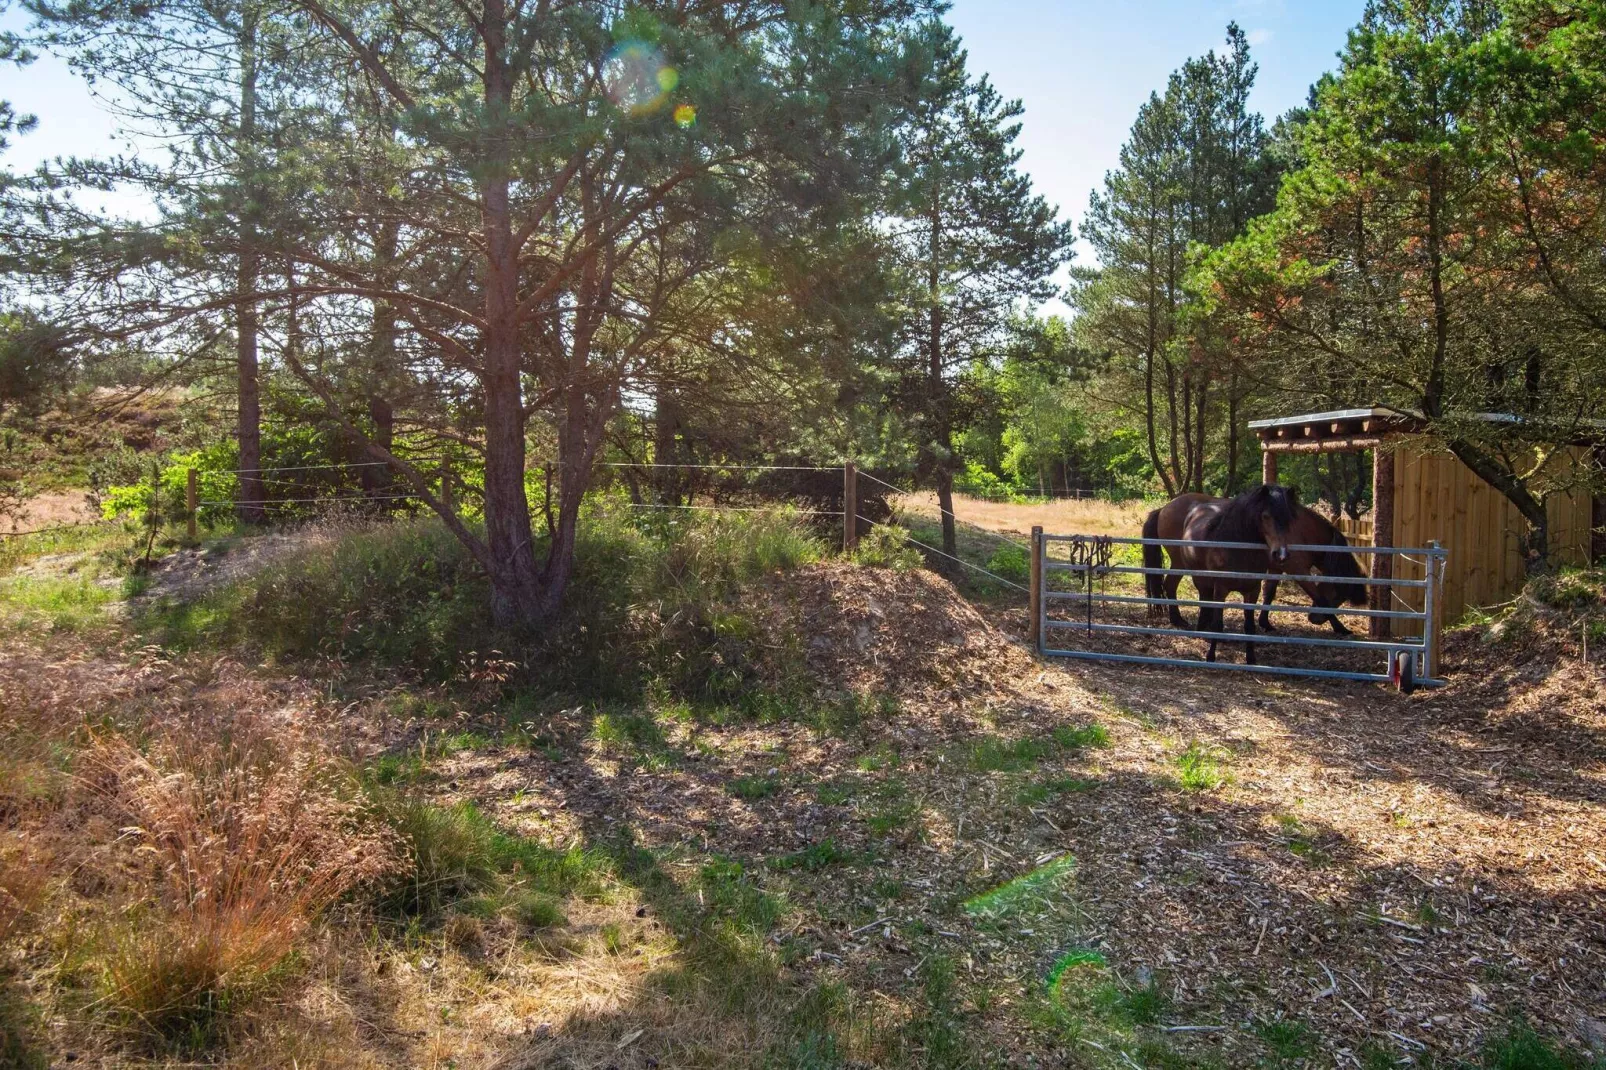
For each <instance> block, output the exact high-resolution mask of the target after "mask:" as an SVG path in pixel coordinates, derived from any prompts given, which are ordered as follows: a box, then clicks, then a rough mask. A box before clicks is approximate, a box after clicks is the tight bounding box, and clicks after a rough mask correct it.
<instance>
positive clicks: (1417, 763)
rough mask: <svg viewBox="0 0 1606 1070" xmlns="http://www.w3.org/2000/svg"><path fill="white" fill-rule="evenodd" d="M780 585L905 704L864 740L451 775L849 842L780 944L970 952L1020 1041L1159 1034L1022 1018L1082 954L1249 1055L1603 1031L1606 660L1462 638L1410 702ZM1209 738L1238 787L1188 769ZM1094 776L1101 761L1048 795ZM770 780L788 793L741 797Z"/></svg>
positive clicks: (866, 584)
mask: <svg viewBox="0 0 1606 1070" xmlns="http://www.w3.org/2000/svg"><path fill="white" fill-rule="evenodd" d="M768 604H769V605H770V606H771V607H772V610H773V612H774V613H775V614H776V617H777V620H779V619H781V618H782V617H785V618H788V619H791V620H793V621H794V622H796V623H797V624H798V625H799V627H800V629H801V631H802V634H803V635H804V638H805V642H806V649H807V656H808V660H809V663H810V667H811V669H812V670H813V671H814V672H816V673H817V674H818V675H819V676H820V677H821V678H822V679H823V680H824V681H825V682H826V688H827V690H829V689H830V688H831V687H832V686H835V687H838V688H840V689H842V690H844V691H846V690H850V689H852V690H861V691H873V692H878V693H883V694H890V695H893V696H896V699H897V703H896V706H895V707H891V706H889V707H888V708H887V709H886V710H885V711H883V712H882V713H880V714H876V715H873V716H872V717H871V718H870V720H869V722H868V723H867V724H865V725H864V726H863V728H862V730H861V731H860V732H859V733H848V734H845V735H841V736H835V735H829V734H821V733H820V732H818V731H814V730H811V729H809V728H806V727H803V726H801V725H797V724H788V723H781V724H776V725H770V726H754V725H741V726H730V727H724V728H720V727H715V726H707V725H704V726H688V727H687V728H686V730H685V732H684V734H683V735H681V736H680V737H679V738H674V737H673V736H672V737H671V739H670V743H671V744H672V745H673V747H674V749H675V750H676V752H677V753H679V754H680V755H682V756H683V757H681V758H677V759H675V760H673V761H668V762H661V763H657V764H656V765H654V764H652V763H645V764H644V763H641V762H639V761H636V760H634V759H633V758H630V757H629V756H625V757H624V758H621V756H620V755H619V754H618V753H617V752H616V751H610V750H609V749H608V748H606V747H604V746H601V745H598V744H592V745H591V752H590V754H589V756H588V757H587V758H585V759H572V758H564V759H559V760H555V761H554V760H549V759H546V758H543V757H541V756H540V755H533V754H529V753H520V754H507V755H504V756H501V757H500V758H498V757H497V756H493V755H484V754H472V755H462V756H460V757H459V758H458V759H455V762H456V764H455V765H453V766H452V767H451V770H450V773H449V775H450V776H451V777H452V780H453V784H454V785H455V786H456V788H457V790H458V791H459V792H461V793H462V794H464V795H472V796H474V797H477V798H480V799H482V800H485V801H487V802H488V803H489V804H491V805H492V806H493V807H494V808H495V809H496V811H497V812H498V813H499V814H500V815H502V816H503V817H504V818H505V819H506V820H509V821H513V822H518V823H521V825H522V827H525V828H526V829H527V830H529V831H532V832H539V833H541V834H543V835H547V836H551V837H555V838H558V839H560V840H561V839H562V838H563V837H565V836H576V837H578V836H581V835H582V833H583V829H584V828H585V826H587V824H588V823H594V822H601V823H605V824H607V825H610V826H619V827H626V826H627V827H629V828H631V829H633V830H634V831H635V834H636V835H638V836H639V837H640V839H641V841H642V842H643V843H645V844H647V845H651V846H660V847H667V846H672V845H679V846H680V847H681V848H683V849H685V850H686V851H688V852H689V855H688V857H689V858H693V859H700V858H704V857H708V856H712V855H716V854H717V855H720V856H725V857H734V858H738V859H741V860H743V861H745V862H747V863H748V864H749V865H751V866H759V867H762V866H763V865H766V864H768V865H774V864H775V861H776V860H777V859H783V858H785V857H786V856H789V855H798V854H799V853H800V852H805V851H806V850H807V849H808V848H809V847H810V846H811V845H818V844H820V843H822V842H825V841H827V840H829V841H830V842H831V844H832V845H833V847H834V848H836V849H839V850H840V853H841V855H842V856H843V860H842V861H840V862H834V863H833V864H830V865H827V866H825V867H824V868H822V869H820V871H819V872H818V873H812V872H807V871H803V870H799V869H797V868H795V867H790V868H784V869H782V870H781V874H782V875H781V876H778V877H777V878H776V880H777V881H778V882H780V883H781V884H783V885H784V886H785V888H786V891H787V895H788V899H789V902H790V903H791V905H792V906H793V908H794V910H793V913H792V914H791V915H790V917H789V922H788V925H787V926H786V931H785V932H778V933H777V934H776V939H777V941H780V940H782V939H787V940H793V941H796V940H802V941H804V942H805V948H806V950H808V954H807V955H806V957H805V958H804V959H803V960H802V961H801V962H800V963H799V964H797V965H796V966H795V967H794V968H795V969H797V970H799V971H802V972H804V973H807V974H809V975H818V976H820V977H831V976H841V977H843V978H845V979H847V980H848V981H849V982H851V983H852V984H853V985H855V986H856V987H859V988H864V989H873V990H878V991H895V990H897V989H898V988H900V987H903V986H906V985H907V984H908V983H910V982H909V978H911V977H913V976H915V975H916V972H917V968H918V967H919V966H920V965H921V963H922V962H923V961H925V960H926V959H927V958H929V957H930V956H932V955H934V954H941V955H944V956H947V957H949V958H951V959H953V960H954V961H956V962H958V963H959V964H960V966H961V976H962V978H963V979H964V980H965V982H966V983H967V984H968V985H971V986H973V989H974V991H976V992H978V993H985V998H978V999H977V1000H976V1007H975V1014H974V1021H975V1025H976V1027H977V1028H978V1029H980V1030H981V1031H982V1032H983V1033H990V1034H992V1036H993V1037H994V1042H995V1043H996V1044H998V1045H1000V1046H1001V1050H1005V1051H1010V1052H1013V1053H1014V1054H1015V1055H1016V1056H1017V1057H1018V1059H1019V1060H1021V1061H1023V1062H1031V1061H1040V1060H1042V1059H1051V1060H1052V1059H1063V1058H1068V1059H1071V1060H1072V1061H1073V1062H1076V1063H1082V1062H1088V1061H1091V1062H1095V1063H1098V1062H1115V1063H1121V1062H1122V1061H1124V1060H1126V1059H1129V1058H1130V1057H1129V1056H1126V1055H1122V1054H1121V1052H1120V1051H1118V1050H1115V1049H1113V1048H1112V1047H1111V1046H1110V1045H1109V1044H1108V1043H1103V1044H1101V1043H1100V1042H1099V1041H1098V1040H1097V1039H1095V1036H1096V1034H1093V1033H1089V1034H1086V1035H1085V1036H1084V1038H1083V1039H1082V1040H1076V1039H1073V1038H1069V1037H1066V1036H1064V1035H1060V1036H1055V1035H1053V1034H1052V1031H1044V1030H1042V1029H1039V1028H1037V1027H1033V1028H1024V1027H1023V1022H1025V1021H1027V1020H1028V1018H1029V1017H1030V1016H1029V1015H1028V1013H1027V1012H1028V1010H1029V1008H1030V1007H1031V1006H1032V1005H1034V1003H1035V1002H1038V1001H1041V999H1042V998H1043V993H1044V992H1045V990H1046V986H1045V979H1046V978H1047V977H1048V976H1049V975H1050V973H1051V971H1052V969H1053V967H1054V964H1055V963H1056V962H1057V961H1062V960H1063V959H1064V957H1065V956H1066V955H1067V953H1070V952H1075V951H1076V950H1077V949H1086V950H1091V951H1095V952H1097V953H1098V955H1100V956H1101V957H1102V960H1103V961H1104V962H1106V963H1107V964H1108V967H1109V969H1110V971H1111V973H1112V974H1113V975H1114V976H1115V977H1116V978H1117V982H1118V984H1120V985H1122V986H1125V987H1128V988H1132V987H1136V986H1144V985H1148V986H1151V987H1152V988H1154V989H1157V990H1158V991H1159V992H1160V993H1161V994H1162V996H1163V1004H1162V1005H1163V1007H1164V1010H1163V1013H1162V1014H1161V1015H1160V1016H1159V1017H1158V1018H1156V1019H1155V1020H1153V1021H1152V1022H1148V1023H1144V1024H1143V1025H1141V1026H1140V1027H1139V1028H1138V1030H1137V1032H1138V1033H1139V1034H1144V1035H1152V1036H1155V1037H1158V1038H1159V1039H1160V1040H1161V1041H1163V1043H1164V1044H1165V1045H1166V1047H1167V1049H1168V1050H1171V1051H1173V1052H1176V1053H1178V1054H1181V1055H1186V1054H1187V1053H1189V1052H1193V1053H1195V1054H1199V1055H1203V1054H1206V1053H1212V1054H1213V1055H1214V1056H1215V1057H1218V1058H1221V1059H1223V1060H1225V1061H1226V1062H1228V1063H1229V1064H1233V1065H1242V1064H1244V1063H1246V1062H1250V1063H1252V1062H1255V1061H1258V1060H1260V1059H1263V1058H1266V1057H1268V1050H1269V1049H1268V1047H1267V1044H1268V1041H1267V1039H1266V1038H1267V1037H1268V1036H1273V1037H1277V1038H1280V1040H1281V1042H1283V1043H1284V1048H1283V1049H1280V1050H1284V1051H1286V1050H1287V1045H1288V1043H1291V1041H1289V1038H1290V1037H1292V1038H1294V1040H1295V1041H1297V1044H1296V1045H1295V1047H1296V1048H1299V1050H1304V1048H1308V1053H1307V1054H1308V1056H1309V1057H1312V1058H1315V1059H1316V1060H1317V1061H1318V1062H1320V1063H1327V1064H1337V1065H1360V1064H1361V1062H1362V1060H1363V1059H1368V1058H1370V1059H1373V1060H1376V1059H1377V1058H1378V1057H1379V1053H1384V1054H1386V1055H1387V1056H1389V1057H1393V1058H1397V1059H1404V1058H1407V1057H1409V1058H1417V1059H1419V1058H1420V1057H1421V1056H1422V1054H1423V1053H1424V1052H1437V1053H1441V1054H1446V1053H1456V1054H1471V1053H1474V1052H1476V1051H1477V1050H1478V1048H1479V1046H1480V1045H1481V1044H1482V1043H1483V1042H1484V1041H1485V1040H1486V1039H1487V1038H1488V1037H1489V1036H1491V1035H1494V1034H1496V1033H1499V1032H1500V1031H1502V1030H1504V1029H1505V1028H1506V1027H1507V1026H1508V1024H1509V1022H1510V1021H1511V1020H1512V1019H1513V1018H1514V1017H1517V1016H1521V1017H1522V1018H1524V1019H1525V1020H1527V1021H1528V1022H1531V1023H1533V1024H1534V1025H1535V1026H1536V1027H1538V1028H1540V1029H1541V1030H1542V1031H1544V1032H1547V1033H1549V1034H1552V1035H1554V1036H1557V1037H1560V1038H1564V1039H1565V1040H1566V1041H1567V1042H1569V1043H1572V1044H1575V1045H1577V1046H1579V1047H1595V1046H1601V1045H1606V1025H1603V1024H1602V1018H1603V1017H1606V1011H1603V1010H1602V1008H1603V1007H1606V812H1603V808H1606V780H1603V774H1606V692H1603V690H1602V683H1603V680H1602V674H1601V671H1600V668H1599V666H1598V664H1597V665H1591V666H1585V665H1584V664H1583V663H1582V661H1581V659H1580V657H1579V656H1578V652H1577V651H1570V649H1569V648H1567V647H1565V645H1551V646H1544V645H1543V644H1541V645H1540V646H1539V647H1537V648H1534V649H1526V650H1525V651H1522V652H1513V651H1509V650H1504V649H1502V648H1501V647H1499V646H1492V645H1490V644H1488V643H1486V642H1484V641H1483V640H1482V639H1480V637H1479V636H1478V635H1474V634H1466V635H1460V636H1457V637H1455V638H1454V639H1453V640H1452V643H1451V648H1450V650H1449V651H1448V652H1447V655H1446V658H1445V665H1444V667H1445V671H1446V673H1447V674H1448V675H1449V677H1450V679H1451V680H1452V684H1451V686H1450V687H1449V688H1447V689H1445V690H1443V691H1439V692H1422V693H1418V694H1417V695H1416V696H1414V697H1410V698H1407V697H1405V696H1401V695H1398V694H1395V693H1393V692H1392V691H1389V690H1387V689H1385V688H1383V687H1379V686H1373V685H1367V684H1345V683H1337V684H1334V683H1323V682H1314V681H1305V680H1289V679H1269V678H1261V677H1252V676H1243V675H1238V674H1233V675H1230V676H1229V675H1226V674H1219V675H1211V674H1206V673H1204V672H1200V671H1197V670H1169V669H1142V668H1137V669H1135V668H1130V667H1124V666H1114V665H1103V664H1089V663H1041V662H1039V661H1038V660H1037V659H1036V658H1034V657H1033V656H1032V655H1031V654H1029V653H1028V652H1027V651H1026V650H1025V649H1024V648H1023V646H1022V645H1020V644H1019V643H1018V642H1017V641H1016V640H1014V639H1013V638H1011V636H1012V635H1018V634H1019V633H1020V630H1021V626H1022V625H1023V623H1024V621H1023V619H1022V616H1023V615H1021V614H1018V613H1015V614H1007V613H1005V614H1001V613H996V612H987V613H984V612H983V611H979V610H977V609H975V608H973V607H971V606H970V605H968V604H966V603H964V602H963V601H962V600H960V599H959V598H958V596H957V595H956V593H955V592H954V591H953V589H952V588H951V587H950V586H949V585H948V584H947V583H946V582H944V581H942V580H941V579H939V578H936V577H934V576H932V575H931V574H929V573H925V572H916V573H890V572H880V571H874V570H862V569H851V568H843V567H840V566H829V565H827V566H816V567H814V568H811V569H806V570H803V571H802V572H800V573H798V574H794V575H792V576H789V577H783V578H779V579H777V581H776V584H775V586H774V587H773V589H772V590H771V592H770V600H769V603H768ZM1224 656H1226V657H1230V658H1232V659H1233V660H1237V659H1238V657H1239V654H1238V653H1237V652H1236V651H1231V652H1228V653H1226V654H1224ZM1089 721H1097V722H1098V723H1101V724H1102V725H1104V726H1105V727H1106V728H1107V729H1108V731H1109V734H1110V745H1109V746H1108V747H1106V748H1102V749H1101V748H1083V749H1078V748H1068V749H1056V748H1054V747H1051V746H1046V745H1045V746H1044V747H1040V748H1039V750H1040V751H1041V753H1035V754H1032V755H1026V756H1025V760H1024V761H1022V762H1020V763H1012V762H1011V761H1010V760H1007V759H1006V760H1005V761H1004V762H1002V763H998V762H992V763H989V762H987V761H986V760H981V761H978V760H977V759H976V758H975V757H974V747H975V743H976V741H977V740H978V739H986V740H1003V741H1012V740H1036V741H1046V740H1049V739H1051V738H1052V736H1051V733H1052V730H1053V728H1054V727H1055V726H1078V725H1082V724H1085V723H1087V722H1089ZM580 727H582V726H581V725H579V724H577V725H576V728H577V729H578V728H580ZM1190 749H1191V751H1192V752H1193V753H1195V754H1202V755H1204V756H1205V758H1206V761H1207V764H1208V765H1210V766H1211V767H1212V770H1213V772H1214V775H1215V776H1219V778H1220V783H1219V784H1215V786H1210V785H1211V784H1212V783H1214V776H1207V777H1206V779H1205V783H1204V784H1203V785H1202V786H1201V784H1200V783H1198V782H1197V781H1193V782H1189V783H1188V784H1185V783H1184V781H1185V780H1186V778H1184V777H1183V776H1182V770H1181V766H1179V757H1180V756H1181V755H1182V754H1183V753H1184V752H1187V751H1189V750H1190ZM1000 765H1001V766H1002V767H1000ZM1065 777H1074V778H1077V779H1078V781H1079V782H1078V783H1077V784H1076V785H1075V786H1074V787H1073V788H1071V789H1068V790H1057V791H1053V792H1047V793H1044V792H1041V791H1040V792H1037V793H1036V794H1032V793H1030V791H1029V790H1025V789H1030V788H1031V785H1033V784H1036V783H1043V782H1049V781H1053V780H1054V779H1055V778H1060V779H1062V780H1063V778H1065ZM766 778H768V779H771V780H773V781H774V783H775V788H774V790H773V792H771V793H769V794H765V795H762V796H759V797H743V793H739V792H738V793H733V791H732V784H733V783H734V782H736V781H738V780H741V781H743V782H749V783H751V782H755V781H763V780H765V779H766ZM515 782H517V787H518V789H522V791H521V794H520V796H519V800H520V801H518V802H517V803H512V802H509V801H508V798H509V795H510V794H511V791H512V790H514V785H515ZM746 794H749V795H751V794H754V793H746ZM900 814H901V815H903V816H902V818H901V820H900ZM1064 855H1069V856H1070V857H1072V858H1073V859H1074V869H1073V870H1072V876H1071V877H1070V878H1069V879H1065V880H1059V879H1056V880H1054V881H1052V882H1050V883H1049V884H1048V885H1047V887H1046V888H1045V890H1044V891H1043V892H1042V893H1041V894H1037V895H1035V896H1034V897H1033V898H1032V900H1031V902H1029V903H1028V904H1027V905H1025V906H1023V907H1020V908H1018V909H1017V910H1015V911H1014V912H1013V913H1011V914H1009V915H1008V916H1006V917H1003V918H1000V919H992V920H988V921H986V922H985V923H981V922H979V921H978V919H977V917H976V916H975V915H974V912H968V913H967V911H966V910H965V909H964V907H963V904H964V903H965V901H966V900H967V899H969V898H970V897H973V896H975V895H977V894H978V893H979V892H983V891H985V890H986V889H988V888H992V887H996V886H999V885H1002V884H1005V883H1007V882H1008V881H1009V880H1010V879H1011V878H1015V877H1018V876H1020V875H1023V874H1027V873H1030V872H1032V871H1033V870H1034V869H1036V868H1037V867H1039V866H1042V865H1044V864H1053V863H1054V862H1055V860H1056V859H1058V858H1060V857H1062V856H1064ZM690 864H692V863H690V862H688V865H690ZM878 881H891V882H892V884H890V885H887V886H886V887H876V886H875V885H876V882H878ZM1031 1020H1033V1021H1038V1019H1031ZM1288 1023H1293V1024H1292V1025H1288ZM1301 1045H1302V1046H1303V1048H1300V1046H1301ZM1118 1056H1119V1058H1118Z"/></svg>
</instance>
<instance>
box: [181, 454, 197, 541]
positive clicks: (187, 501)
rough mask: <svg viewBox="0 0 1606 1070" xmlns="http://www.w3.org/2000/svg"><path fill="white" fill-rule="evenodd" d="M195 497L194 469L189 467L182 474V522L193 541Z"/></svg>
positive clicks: (194, 531)
mask: <svg viewBox="0 0 1606 1070" xmlns="http://www.w3.org/2000/svg"><path fill="white" fill-rule="evenodd" d="M195 499H196V493H195V469H193V468H191V469H190V470H189V471H188V472H186V473H185V474H184V522H185V529H186V530H187V531H188V532H189V536H190V541H191V542H194V541H195V540H196V537H197V536H196V530H195V527H196V525H195V505H196V502H195Z"/></svg>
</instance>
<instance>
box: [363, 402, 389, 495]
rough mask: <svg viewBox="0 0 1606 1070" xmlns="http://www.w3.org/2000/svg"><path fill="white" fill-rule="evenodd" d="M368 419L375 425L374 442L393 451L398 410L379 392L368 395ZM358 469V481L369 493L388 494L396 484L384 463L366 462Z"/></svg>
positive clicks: (386, 449) (386, 450)
mask: <svg viewBox="0 0 1606 1070" xmlns="http://www.w3.org/2000/svg"><path fill="white" fill-rule="evenodd" d="M368 421H369V423H371V424H372V425H373V442H374V444H375V445H377V446H379V447H381V448H382V449H384V450H385V452H387V453H389V452H391V451H392V450H393V449H394V448H395V444H396V412H395V409H394V408H392V407H391V404H390V401H389V399H387V398H384V397H381V396H380V395H379V394H369V395H368ZM364 452H365V453H366V451H364ZM357 471H358V472H359V473H360V474H359V476H358V482H359V483H361V484H362V489H363V491H364V492H365V493H367V494H370V495H374V496H380V495H386V494H389V493H390V491H391V490H392V489H393V487H394V485H395V481H394V480H393V479H392V478H391V472H390V469H389V468H388V467H386V466H384V465H376V464H365V465H364V466H363V467H362V468H359V469H358V470H357Z"/></svg>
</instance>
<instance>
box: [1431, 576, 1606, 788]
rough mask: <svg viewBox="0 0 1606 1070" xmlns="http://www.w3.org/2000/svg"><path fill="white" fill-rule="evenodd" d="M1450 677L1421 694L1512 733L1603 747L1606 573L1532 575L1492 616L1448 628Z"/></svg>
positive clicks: (1585, 749) (1570, 746) (1579, 748)
mask: <svg viewBox="0 0 1606 1070" xmlns="http://www.w3.org/2000/svg"><path fill="white" fill-rule="evenodd" d="M1444 666H1445V669H1446V678H1447V679H1448V680H1449V682H1450V685H1449V686H1448V687H1446V688H1445V689H1444V690H1443V691H1441V692H1438V693H1436V694H1433V695H1431V696H1428V697H1426V698H1425V699H1424V700H1423V701H1424V702H1425V703H1426V704H1428V705H1430V706H1435V707H1443V708H1445V709H1446V710H1447V711H1449V712H1460V713H1463V714H1464V715H1465V716H1467V717H1468V718H1472V719H1476V720H1477V721H1479V722H1481V723H1482V724H1483V725H1484V726H1485V727H1486V728H1495V727H1498V728H1499V729H1500V730H1501V732H1502V733H1503V734H1505V735H1508V736H1509V737H1510V738H1511V739H1512V740H1513V742H1523V741H1530V742H1533V743H1535V744H1540V745H1543V746H1545V747H1546V748H1548V749H1558V748H1559V749H1560V750H1562V751H1564V752H1565V751H1571V752H1573V753H1574V754H1575V755H1576V756H1584V755H1589V756H1594V757H1606V574H1603V573H1601V572H1598V571H1596V572H1579V573H1568V574H1563V575H1559V576H1553V577H1542V578H1540V579H1537V580H1535V581H1534V582H1533V583H1531V584H1529V586H1528V588H1527V589H1526V590H1525V591H1524V592H1523V593H1522V594H1521V595H1519V596H1518V597H1517V598H1516V600H1515V601H1513V602H1512V603H1511V604H1510V605H1509V606H1506V607H1504V608H1503V609H1502V610H1501V611H1500V612H1499V614H1498V615H1497V616H1496V617H1495V618H1494V619H1493V620H1492V621H1490V622H1488V623H1484V624H1477V625H1471V626H1466V627H1461V628H1455V629H1451V630H1449V631H1447V632H1446V634H1445V641H1444Z"/></svg>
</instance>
